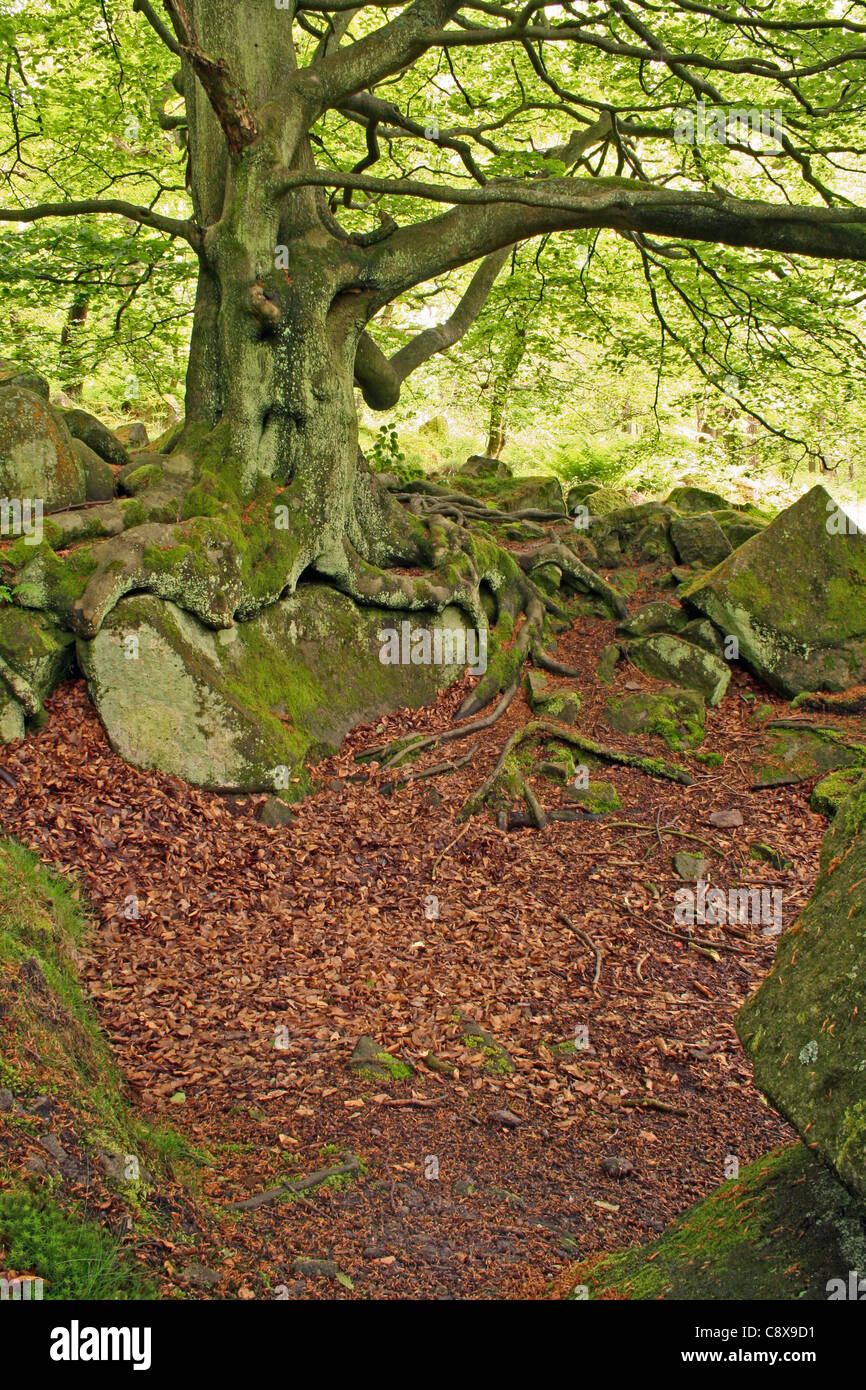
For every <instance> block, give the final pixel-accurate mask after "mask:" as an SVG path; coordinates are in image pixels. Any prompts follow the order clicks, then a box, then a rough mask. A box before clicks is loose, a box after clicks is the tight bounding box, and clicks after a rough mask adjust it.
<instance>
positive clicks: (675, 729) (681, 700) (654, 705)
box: [602, 686, 706, 751]
mask: <svg viewBox="0 0 866 1390" xmlns="http://www.w3.org/2000/svg"><path fill="white" fill-rule="evenodd" d="M602 718H603V719H604V722H605V723H606V724H607V725H608V727H609V728H611V729H614V730H616V732H617V733H618V734H651V735H653V736H654V737H656V738H661V739H664V741H665V743H666V744H667V746H668V748H672V749H674V750H675V751H679V750H681V749H684V748H694V747H696V746H697V745H698V744H699V743H702V742H703V739H704V728H705V721H706V711H705V709H704V702H703V700H702V699H701V697H700V695H699V694H698V693H697V691H694V690H679V689H677V688H676V687H675V686H670V687H668V688H666V689H663V690H659V691H658V692H655V691H652V690H641V691H638V692H636V693H635V694H634V695H626V696H624V697H622V698H619V697H617V698H616V699H613V700H611V702H610V704H609V705H608V706H607V708H606V709H605V711H604V714H603V716H602Z"/></svg>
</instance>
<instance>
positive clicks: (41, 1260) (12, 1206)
mask: <svg viewBox="0 0 866 1390" xmlns="http://www.w3.org/2000/svg"><path fill="white" fill-rule="evenodd" d="M0 1245H2V1246H3V1248H4V1249H5V1251H6V1256H5V1259H6V1263H7V1265H8V1267H9V1269H11V1270H13V1271H15V1272H22V1271H27V1272H28V1273H29V1272H32V1273H35V1274H36V1275H38V1277H39V1278H40V1279H43V1280H44V1281H45V1289H44V1297H45V1298H46V1299H76V1300H78V1299H85V1300H90V1301H102V1300H111V1301H116V1300H129V1299H144V1298H152V1297H154V1296H155V1294H154V1291H153V1289H152V1287H151V1286H150V1285H149V1283H148V1282H147V1280H146V1279H145V1278H144V1277H143V1276H142V1274H141V1272H140V1271H139V1270H138V1269H136V1268H135V1266H134V1265H133V1264H132V1263H131V1261H130V1259H129V1256H128V1255H126V1253H125V1252H123V1251H122V1250H121V1247H120V1242H119V1241H118V1240H117V1239H116V1238H115V1237H114V1236H112V1235H111V1233H110V1232H109V1231H107V1230H106V1229H105V1227H104V1226H97V1225H96V1224H95V1222H93V1221H88V1220H86V1219H84V1218H82V1217H81V1216H79V1215H76V1214H74V1213H72V1212H68V1213H67V1212H65V1211H62V1210H61V1209H60V1208H59V1207H58V1206H57V1204H56V1203H55V1202H54V1201H53V1200H52V1199H51V1198H50V1197H48V1196H47V1195H45V1194H43V1193H36V1192H31V1191H30V1190H29V1189H28V1188H24V1187H18V1188H12V1189H10V1190H9V1191H8V1192H0Z"/></svg>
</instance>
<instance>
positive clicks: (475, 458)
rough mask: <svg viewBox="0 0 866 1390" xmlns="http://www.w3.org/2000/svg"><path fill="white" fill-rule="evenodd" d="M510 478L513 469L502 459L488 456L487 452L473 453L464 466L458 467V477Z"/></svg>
mask: <svg viewBox="0 0 866 1390" xmlns="http://www.w3.org/2000/svg"><path fill="white" fill-rule="evenodd" d="M464 475H465V476H466V477H467V478H510V477H511V476H512V473H511V469H510V468H509V467H508V464H507V463H503V462H502V459H494V458H488V457H487V455H486V454H471V455H470V457H469V458H468V459H467V460H466V462H465V463H464V464H463V465H462V467H460V468H458V470H457V476H458V478H460V477H463V476H464Z"/></svg>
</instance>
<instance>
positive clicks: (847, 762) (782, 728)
mask: <svg viewBox="0 0 866 1390" xmlns="http://www.w3.org/2000/svg"><path fill="white" fill-rule="evenodd" d="M863 766H866V745H864V744H862V743H859V742H858V741H857V740H856V739H855V738H854V737H853V736H851V737H847V736H846V735H845V734H843V733H840V732H839V730H838V729H833V728H818V727H816V728H809V727H807V726H806V727H803V728H799V729H798V728H795V727H792V725H791V724H786V723H785V722H784V721H780V722H776V723H771V724H768V725H767V728H766V730H765V732H764V735H763V737H762V738H761V740H760V743H759V744H758V747H757V749H756V751H755V753H754V754H753V755H752V777H753V782H752V786H753V787H754V788H756V789H757V788H762V787H789V786H794V785H796V784H797V783H798V782H808V781H810V780H811V778H813V777H818V776H823V775H824V774H825V773H828V772H835V771H837V770H838V769H841V768H846V767H863Z"/></svg>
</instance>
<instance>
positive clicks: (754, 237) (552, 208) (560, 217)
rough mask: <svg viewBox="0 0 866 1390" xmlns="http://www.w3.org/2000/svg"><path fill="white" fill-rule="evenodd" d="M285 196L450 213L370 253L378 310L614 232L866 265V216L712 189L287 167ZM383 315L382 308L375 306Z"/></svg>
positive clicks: (860, 210)
mask: <svg viewBox="0 0 866 1390" xmlns="http://www.w3.org/2000/svg"><path fill="white" fill-rule="evenodd" d="M277 182H278V183H279V185H280V187H281V188H283V189H285V190H287V189H288V188H291V187H298V186H299V185H302V184H304V183H310V184H316V185H319V186H324V187H336V188H347V187H351V188H359V189H364V190H365V191H367V192H372V193H380V194H398V195H400V194H405V195H408V196H410V197H416V198H425V199H428V200H429V201H432V202H440V203H450V204H451V205H452V207H451V211H450V212H446V213H444V214H443V215H442V216H441V217H436V218H431V219H430V220H429V221H427V222H422V223H416V224H415V225H413V226H411V227H404V228H402V229H400V230H399V231H397V232H394V233H393V234H392V235H391V236H390V237H388V239H387V240H386V241H383V242H382V243H380V244H379V245H378V246H377V247H376V248H375V250H374V251H373V252H371V265H370V272H369V283H370V285H371V288H372V287H374V286H375V289H376V290H377V293H376V295H375V299H374V303H375V307H376V308H378V307H380V305H381V304H384V303H387V302H388V300H390V299H392V298H393V297H394V296H395V295H397V294H401V293H402V292H403V291H404V290H407V289H410V288H411V287H412V286H413V285H417V284H421V283H422V282H423V281H424V280H431V279H433V277H434V276H436V275H439V274H442V273H443V272H444V271H446V270H453V269H455V268H456V267H457V266H460V265H466V264H467V263H469V262H471V261H475V260H479V259H480V258H481V257H482V256H486V255H489V254H490V252H491V251H497V250H499V249H500V248H501V247H503V246H507V245H509V244H511V243H512V242H515V241H525V240H526V239H527V238H529V237H535V236H540V235H542V234H543V233H545V232H556V231H568V230H574V229H580V228H588V227H599V228H600V227H608V228H611V229H613V230H615V231H618V232H623V233H631V232H645V233H648V234H649V235H651V236H661V237H675V238H677V239H678V240H681V241H682V240H686V241H709V242H720V243H722V244H723V245H726V246H743V247H754V248H755V249H758V250H767V251H784V252H787V253H789V254H792V255H798V256H814V257H817V258H823V259H826V260H851V261H866V209H864V208H860V207H846V208H827V207H809V206H805V205H803V204H777V203H765V202H761V201H759V200H757V199H747V198H736V197H734V196H733V194H730V193H727V192H726V191H724V190H722V189H719V188H713V190H712V191H703V192H692V191H688V190H680V189H670V188H658V187H655V186H653V185H650V184H645V183H642V182H639V181H638V180H637V179H620V178H596V179H585V178H583V179H577V178H572V179H525V180H517V179H507V180H506V179H500V180H496V181H495V182H490V183H488V184H486V185H485V187H484V188H466V189H458V188H443V187H442V186H441V185H438V184H428V183H419V182H417V181H415V180H414V179H376V178H372V177H371V176H369V175H367V174H342V173H336V172H327V171H325V170H310V171H308V172H304V171H300V170H299V171H297V172H296V171H290V170H283V171H280V173H279V174H278V176H277ZM374 312H375V309H374Z"/></svg>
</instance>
